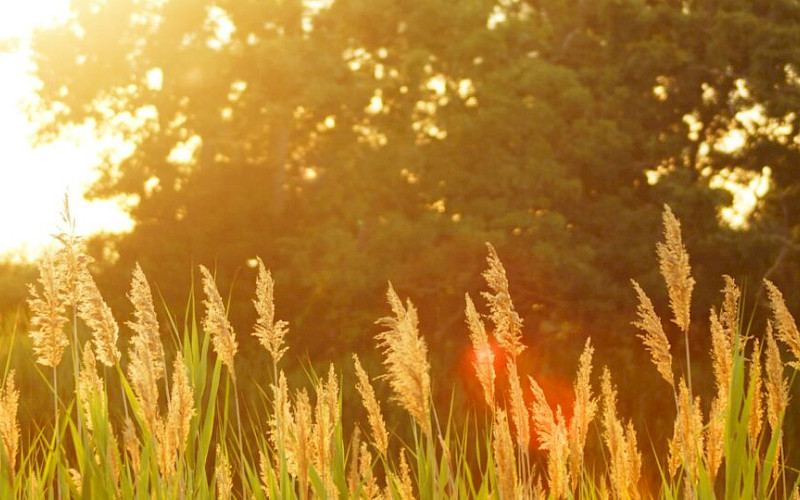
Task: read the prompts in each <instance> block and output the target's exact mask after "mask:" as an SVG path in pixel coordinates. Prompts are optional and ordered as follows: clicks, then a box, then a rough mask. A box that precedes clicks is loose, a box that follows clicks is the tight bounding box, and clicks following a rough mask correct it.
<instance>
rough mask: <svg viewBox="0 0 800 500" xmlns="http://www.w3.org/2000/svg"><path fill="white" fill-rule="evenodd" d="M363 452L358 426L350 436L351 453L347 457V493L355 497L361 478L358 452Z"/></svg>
mask: <svg viewBox="0 0 800 500" xmlns="http://www.w3.org/2000/svg"><path fill="white" fill-rule="evenodd" d="M360 450H361V429H359V428H358V426H356V427H355V428H354V429H353V434H352V436H350V451H349V453H348V456H347V491H348V492H349V493H350V495H351V496H355V492H356V490H357V489H358V484H359V481H360V476H359V473H358V452H359V451H360Z"/></svg>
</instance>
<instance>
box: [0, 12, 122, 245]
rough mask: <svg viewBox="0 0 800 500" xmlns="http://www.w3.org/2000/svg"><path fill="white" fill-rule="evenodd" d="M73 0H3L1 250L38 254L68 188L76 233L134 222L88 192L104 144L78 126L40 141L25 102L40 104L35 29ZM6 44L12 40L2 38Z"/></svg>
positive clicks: (58, 15) (0, 53)
mask: <svg viewBox="0 0 800 500" xmlns="http://www.w3.org/2000/svg"><path fill="white" fill-rule="evenodd" d="M68 7H69V0H24V1H16V2H12V1H0V44H2V45H10V47H11V49H10V50H8V51H5V52H3V51H0V74H2V75H3V77H2V78H1V79H0V138H2V140H0V142H1V143H2V144H3V151H2V161H1V162H0V256H4V255H5V256H6V257H7V258H10V259H12V260H22V259H30V258H35V257H36V256H37V255H38V254H39V253H41V251H42V250H43V248H45V247H46V246H47V245H48V244H49V243H50V242H51V237H50V235H51V234H53V233H54V232H55V230H56V227H57V221H58V213H59V210H60V207H61V204H62V201H63V196H64V193H69V195H70V199H71V204H72V211H73V213H74V214H75V216H76V218H77V219H78V232H79V233H83V234H87V233H93V232H97V231H102V230H106V231H125V230H129V229H130V228H131V226H132V223H131V221H130V220H129V219H128V217H127V216H126V215H125V214H124V213H123V212H122V210H121V209H120V208H119V206H118V205H117V204H116V203H114V202H92V203H89V202H87V201H86V200H84V199H83V196H82V194H83V193H84V192H85V191H86V189H87V187H88V186H89V185H91V183H92V182H93V181H94V179H95V178H96V175H97V174H96V171H95V170H94V167H95V166H96V165H97V164H98V163H99V157H100V154H101V152H102V151H103V145H102V144H99V143H97V142H96V141H94V140H92V138H91V136H90V135H89V134H87V133H85V132H84V133H82V132H81V131H76V133H75V134H73V136H72V137H70V138H63V139H60V140H58V141H56V142H54V143H50V144H46V145H43V146H39V147H34V146H33V144H32V137H33V134H34V132H35V130H36V125H35V124H34V123H31V122H30V121H29V119H28V117H27V115H26V113H25V107H26V106H27V105H30V104H31V103H34V102H35V98H36V96H35V93H34V89H35V87H36V85H37V80H36V79H35V78H34V77H33V76H32V69H33V67H32V63H31V56H30V47H29V42H30V35H31V32H32V31H33V30H34V29H35V28H38V27H43V26H47V25H48V24H51V23H54V22H57V21H58V20H60V19H64V18H65V17H66V16H67V15H68V12H69V10H68ZM3 42H8V43H3Z"/></svg>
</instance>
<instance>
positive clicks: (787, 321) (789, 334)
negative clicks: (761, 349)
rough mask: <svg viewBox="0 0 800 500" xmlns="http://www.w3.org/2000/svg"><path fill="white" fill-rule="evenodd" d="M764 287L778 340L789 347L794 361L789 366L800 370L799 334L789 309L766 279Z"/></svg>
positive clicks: (776, 289)
mask: <svg viewBox="0 0 800 500" xmlns="http://www.w3.org/2000/svg"><path fill="white" fill-rule="evenodd" d="M764 286H765V287H766V288H767V296H768V297H769V303H770V306H771V308H772V320H773V323H774V326H775V328H776V329H777V331H778V339H780V341H781V342H783V343H784V344H786V345H787V346H789V350H790V351H791V353H792V355H793V356H794V361H793V362H792V363H791V365H792V366H794V368H795V369H800V332H799V331H798V330H797V324H796V323H795V321H794V317H793V316H792V313H790V312H789V308H788V307H786V302H785V301H784V300H783V294H782V293H781V291H780V290H778V287H776V286H775V285H774V284H773V283H772V282H771V281H769V280H766V279H765V280H764Z"/></svg>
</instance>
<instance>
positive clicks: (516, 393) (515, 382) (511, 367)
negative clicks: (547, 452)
mask: <svg viewBox="0 0 800 500" xmlns="http://www.w3.org/2000/svg"><path fill="white" fill-rule="evenodd" d="M507 368H508V385H509V389H508V393H509V394H508V395H509V398H510V399H511V420H512V421H513V422H514V430H515V431H516V433H517V447H518V448H519V449H520V450H524V451H527V450H528V447H530V443H531V430H530V418H531V417H530V415H528V409H527V408H526V407H525V399H524V397H523V395H522V384H521V383H520V380H519V373H518V371H517V363H516V362H515V361H514V360H513V359H510V358H509V360H508V362H507Z"/></svg>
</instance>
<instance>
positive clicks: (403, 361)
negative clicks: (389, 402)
mask: <svg viewBox="0 0 800 500" xmlns="http://www.w3.org/2000/svg"><path fill="white" fill-rule="evenodd" d="M387 298H388V301H389V304H390V306H391V308H392V312H393V313H394V316H388V317H385V318H382V319H380V320H379V321H378V323H379V324H381V325H383V326H384V327H386V330H385V331H383V332H381V333H380V334H378V335H377V336H376V339H378V345H379V346H380V347H381V349H382V350H383V356H384V359H383V364H384V366H385V367H386V369H387V371H388V373H387V374H386V375H385V377H386V378H387V379H388V380H389V384H390V385H391V387H392V390H393V391H394V394H395V400H396V401H398V402H399V403H400V405H401V406H403V408H405V410H406V411H407V412H408V413H409V414H410V415H411V416H412V417H414V420H415V421H416V422H417V423H418V424H419V425H420V427H421V428H422V430H423V431H424V432H425V433H426V434H428V435H430V433H431V422H430V395H431V379H430V366H429V365H428V347H427V345H426V344H425V339H423V338H422V337H421V336H420V334H419V330H418V320H417V310H416V309H415V308H414V305H413V304H411V301H408V303H407V306H403V303H402V301H401V300H400V297H398V296H397V293H395V291H394V288H392V285H391V283H390V284H389V289H388V291H387Z"/></svg>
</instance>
